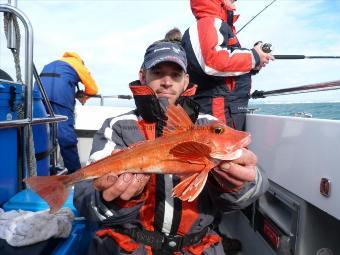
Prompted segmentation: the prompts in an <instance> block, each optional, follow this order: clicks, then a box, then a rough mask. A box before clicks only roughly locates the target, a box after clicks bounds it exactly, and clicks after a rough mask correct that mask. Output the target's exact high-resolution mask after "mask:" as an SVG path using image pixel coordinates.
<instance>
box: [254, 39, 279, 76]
mask: <svg viewBox="0 0 340 255" xmlns="http://www.w3.org/2000/svg"><path fill="white" fill-rule="evenodd" d="M254 50H255V51H256V52H257V54H259V57H260V64H259V65H258V66H256V67H255V70H260V69H261V68H262V67H265V66H266V64H268V63H269V61H270V60H274V59H275V58H274V57H273V55H272V54H270V53H265V52H264V51H263V50H262V43H257V44H255V46H254Z"/></svg>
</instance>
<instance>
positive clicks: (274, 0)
mask: <svg viewBox="0 0 340 255" xmlns="http://www.w3.org/2000/svg"><path fill="white" fill-rule="evenodd" d="M276 1H277V0H273V1H272V2H271V3H270V4H268V5H267V6H265V7H264V8H263V9H262V10H261V11H260V12H259V13H257V14H256V15H255V16H254V17H252V18H251V19H250V20H249V21H248V22H247V23H246V24H244V25H243V26H242V27H241V28H240V29H239V30H238V31H237V32H236V34H238V33H240V32H241V31H242V30H243V29H244V28H245V27H246V26H248V25H249V24H250V23H251V22H252V21H253V20H254V19H255V18H256V17H257V16H259V15H260V14H261V13H262V12H264V11H265V10H266V9H267V8H268V7H269V6H271V5H272V4H273V3H275V2H276Z"/></svg>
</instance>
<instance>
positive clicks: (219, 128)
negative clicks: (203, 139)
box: [213, 127, 224, 135]
mask: <svg viewBox="0 0 340 255" xmlns="http://www.w3.org/2000/svg"><path fill="white" fill-rule="evenodd" d="M213 132H214V133H215V134H217V135H220V134H222V133H223V132H224V129H223V128H222V127H214V128H213Z"/></svg>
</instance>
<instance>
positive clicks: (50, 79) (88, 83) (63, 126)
mask: <svg viewBox="0 0 340 255" xmlns="http://www.w3.org/2000/svg"><path fill="white" fill-rule="evenodd" d="M40 78H41V81H42V84H43V87H44V89H45V91H46V94H47V96H48V98H49V100H50V103H51V106H52V109H53V111H54V113H55V114H58V115H65V116H67V117H68V120H67V121H64V122H59V123H58V143H59V147H60V153H61V156H62V158H63V161H64V166H65V168H67V170H68V173H73V172H74V171H76V170H78V169H79V168H80V167H81V165H80V160H79V155H78V149H77V143H78V140H77V135H76V133H75V129H74V124H75V118H74V109H75V104H76V101H75V99H78V100H79V102H80V103H81V104H85V102H86V100H87V99H88V96H90V95H96V94H97V92H98V87H97V85H96V82H95V81H94V79H93V78H92V76H91V74H90V72H89V71H88V69H87V68H86V67H85V65H84V61H83V60H82V59H81V57H80V56H79V55H78V54H77V53H75V52H65V53H64V54H63V56H62V58H61V59H60V60H56V61H53V62H51V63H49V64H47V65H45V66H44V68H43V70H42V72H41V73H40ZM79 82H81V83H82V84H83V85H84V86H85V91H83V90H80V89H79V86H78V83H79Z"/></svg>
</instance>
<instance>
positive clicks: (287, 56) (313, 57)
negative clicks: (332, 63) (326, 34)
mask: <svg viewBox="0 0 340 255" xmlns="http://www.w3.org/2000/svg"><path fill="white" fill-rule="evenodd" d="M273 56H274V58H275V59H329V58H334V59H336V58H340V56H306V55H273Z"/></svg>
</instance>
